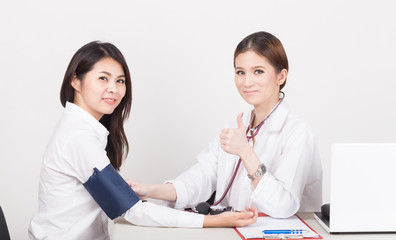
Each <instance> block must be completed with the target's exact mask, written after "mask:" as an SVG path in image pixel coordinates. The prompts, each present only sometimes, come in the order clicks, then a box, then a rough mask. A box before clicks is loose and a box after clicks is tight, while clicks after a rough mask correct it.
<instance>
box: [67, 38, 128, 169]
mask: <svg viewBox="0 0 396 240" xmlns="http://www.w3.org/2000/svg"><path fill="white" fill-rule="evenodd" d="M105 57H110V58H112V59H114V60H115V61H117V62H118V63H119V64H120V65H121V66H122V68H123V70H124V74H125V84H126V92H125V96H124V98H123V99H122V100H121V102H120V104H119V105H118V106H117V108H116V109H115V110H114V112H113V113H112V114H105V115H103V117H102V118H101V119H100V123H102V124H103V126H105V127H106V128H107V130H108V131H109V132H110V134H109V136H108V138H107V146H106V152H107V156H108V157H109V159H110V162H111V164H112V165H113V167H114V168H115V169H117V170H120V167H121V164H122V162H123V159H124V158H125V157H126V156H127V155H128V151H129V145H128V140H127V137H126V135H125V131H124V121H125V120H126V119H127V118H128V117H129V113H130V110H131V105H132V86H131V85H132V82H131V75H130V73H129V68H128V65H127V63H126V61H125V59H124V56H123V55H122V53H121V52H120V50H118V49H117V47H115V46H114V45H113V44H111V43H103V42H99V41H93V42H90V43H88V44H86V45H84V46H82V47H81V48H80V49H79V50H78V51H77V52H76V53H75V54H74V56H73V58H72V59H71V61H70V63H69V66H68V67H67V70H66V73H65V77H64V78H63V83H62V87H61V91H60V100H61V103H62V105H63V107H65V105H66V101H68V102H74V91H75V90H74V88H73V87H72V85H71V82H72V79H73V78H74V76H76V77H77V79H79V80H81V81H82V80H83V79H84V77H85V74H86V73H87V72H89V71H91V69H92V68H93V66H94V65H95V63H97V62H98V61H99V60H101V59H103V58H105Z"/></svg>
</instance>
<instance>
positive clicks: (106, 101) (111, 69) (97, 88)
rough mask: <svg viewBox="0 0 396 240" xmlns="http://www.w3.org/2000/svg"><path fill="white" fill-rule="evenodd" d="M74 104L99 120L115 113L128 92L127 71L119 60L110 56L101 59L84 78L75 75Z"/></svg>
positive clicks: (73, 84)
mask: <svg viewBox="0 0 396 240" xmlns="http://www.w3.org/2000/svg"><path fill="white" fill-rule="evenodd" d="M71 85H72V86H73V88H74V89H75V95H74V101H73V102H74V104H76V105H77V106H79V107H81V108H82V109H84V110H85V111H87V112H88V113H89V114H91V115H92V116H93V117H94V118H96V119H97V120H100V119H101V118H102V117H103V115H104V114H111V113H113V111H114V109H115V108H116V107H117V106H118V105H119V104H120V102H121V100H122V98H123V97H124V95H125V92H126V85H125V73H124V70H123V68H122V66H121V64H119V63H118V62H117V61H115V60H114V59H112V58H110V57H105V58H102V59H101V60H99V61H98V62H97V63H95V65H94V66H93V67H92V69H91V71H89V72H87V73H86V74H85V76H84V77H83V79H78V78H77V77H74V78H73V80H72V83H71Z"/></svg>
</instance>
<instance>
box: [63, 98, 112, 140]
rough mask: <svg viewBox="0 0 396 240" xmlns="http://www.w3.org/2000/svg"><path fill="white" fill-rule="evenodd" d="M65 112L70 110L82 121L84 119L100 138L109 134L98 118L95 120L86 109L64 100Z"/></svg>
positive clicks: (105, 137)
mask: <svg viewBox="0 0 396 240" xmlns="http://www.w3.org/2000/svg"><path fill="white" fill-rule="evenodd" d="M65 112H66V113H67V112H70V113H73V114H76V115H78V116H79V117H81V118H82V119H83V120H84V121H86V122H87V123H88V124H89V125H90V126H92V128H93V130H94V131H95V132H96V134H97V135H98V136H99V137H100V138H101V139H106V141H107V135H109V131H107V129H106V127H105V126H103V125H102V124H101V123H100V122H99V121H98V120H96V119H95V118H94V117H93V116H92V115H91V114H89V113H88V112H87V111H85V110H84V109H82V108H81V107H79V106H77V105H76V104H74V103H71V102H66V106H65Z"/></svg>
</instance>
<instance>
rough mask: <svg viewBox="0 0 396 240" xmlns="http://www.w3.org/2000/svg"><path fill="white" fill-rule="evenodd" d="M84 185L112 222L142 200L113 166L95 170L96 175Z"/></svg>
mask: <svg viewBox="0 0 396 240" xmlns="http://www.w3.org/2000/svg"><path fill="white" fill-rule="evenodd" d="M83 185H84V187H85V188H86V189H87V191H88V192H89V193H90V194H91V196H92V197H93V199H95V201H96V202H97V203H98V205H99V206H100V207H101V208H102V209H103V211H104V212H105V213H106V215H107V216H108V217H109V218H110V219H111V220H113V219H114V218H116V217H119V216H121V215H122V214H123V213H125V212H126V211H127V210H128V209H130V208H131V207H132V206H133V205H135V203H137V202H138V201H139V200H140V199H139V197H138V195H137V194H136V193H135V192H134V191H133V190H132V188H131V187H130V186H129V185H128V183H126V182H125V180H124V179H123V178H122V177H121V176H120V174H118V172H117V171H116V170H115V169H114V167H113V166H112V165H111V164H109V165H107V166H106V167H105V168H103V170H102V171H99V170H98V169H97V168H94V173H93V174H92V176H91V177H90V178H89V179H88V181H87V182H85V183H84V184H83Z"/></svg>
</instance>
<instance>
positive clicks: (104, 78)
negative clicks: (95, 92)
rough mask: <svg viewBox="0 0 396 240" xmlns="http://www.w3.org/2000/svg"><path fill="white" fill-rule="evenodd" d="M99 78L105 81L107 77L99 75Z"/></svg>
mask: <svg viewBox="0 0 396 240" xmlns="http://www.w3.org/2000/svg"><path fill="white" fill-rule="evenodd" d="M99 79H100V80H103V81H107V77H99Z"/></svg>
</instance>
